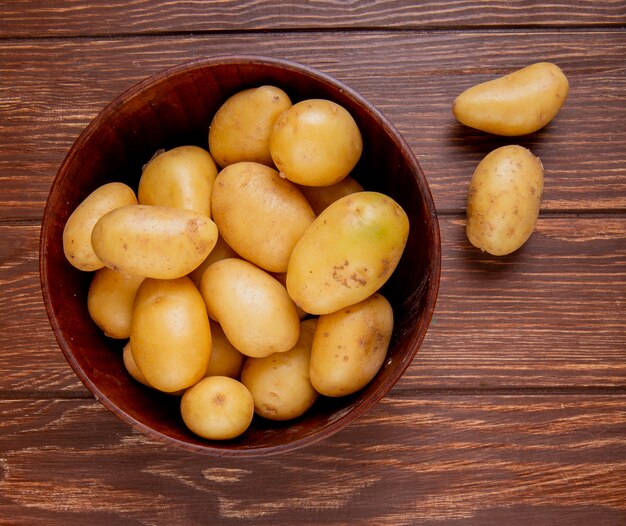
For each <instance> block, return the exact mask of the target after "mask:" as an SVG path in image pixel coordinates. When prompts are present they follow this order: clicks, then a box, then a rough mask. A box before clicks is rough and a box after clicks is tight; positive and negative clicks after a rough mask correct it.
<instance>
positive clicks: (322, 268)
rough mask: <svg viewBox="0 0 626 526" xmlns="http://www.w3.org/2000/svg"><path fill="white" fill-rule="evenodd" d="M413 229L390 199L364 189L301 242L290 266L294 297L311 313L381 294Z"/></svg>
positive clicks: (327, 212)
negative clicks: (379, 292)
mask: <svg viewBox="0 0 626 526" xmlns="http://www.w3.org/2000/svg"><path fill="white" fill-rule="evenodd" d="M408 232H409V220H408V218H407V215H406V213H405V212H404V210H403V209H402V207H400V205H398V203H396V202H395V201H394V200H393V199H391V198H390V197H388V196H386V195H383V194H381V193H378V192H358V193H355V194H351V195H348V196H346V197H342V198H341V199H339V200H338V201H335V202H334V203H333V204H331V205H330V206H329V207H328V208H327V209H326V210H324V211H323V212H322V213H321V214H320V215H319V216H318V217H317V219H316V220H315V221H314V222H313V224H311V226H310V227H309V228H307V230H306V231H305V232H304V234H303V235H302V237H301V238H300V240H299V241H298V243H297V244H296V246H295V248H294V250H293V253H292V255H291V259H290V260H289V267H288V269H287V290H288V291H289V295H290V296H291V298H292V299H293V300H294V301H295V302H296V304H297V305H298V306H300V307H301V308H302V309H303V310H304V311H306V312H308V313H310V314H328V313H330V312H334V311H337V310H339V309H342V308H343V307H346V306H348V305H352V304H354V303H358V302H359V301H361V300H364V299H365V298H367V297H368V296H370V295H371V294H373V293H374V292H376V291H377V290H378V289H379V288H380V287H381V286H382V285H383V284H384V283H385V282H386V281H387V279H389V277H390V276H391V274H392V272H393V271H394V270H395V268H396V266H397V264H398V261H399V260H400V256H401V255H402V252H403V251H404V247H405V245H406V241H407V237H408Z"/></svg>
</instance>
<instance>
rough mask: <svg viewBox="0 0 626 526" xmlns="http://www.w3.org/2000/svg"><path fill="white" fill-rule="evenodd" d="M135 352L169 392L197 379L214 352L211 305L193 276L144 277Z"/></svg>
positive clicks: (154, 382)
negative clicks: (194, 281)
mask: <svg viewBox="0 0 626 526" xmlns="http://www.w3.org/2000/svg"><path fill="white" fill-rule="evenodd" d="M130 344H131V349H132V353H133V358H134V360H135V363H136V364H137V367H138V368H139V370H140V371H141V373H142V374H143V375H144V377H145V379H146V381H147V382H148V383H149V384H150V385H151V386H153V387H154V388H155V389H159V390H161V391H164V392H166V393H172V392H176V391H178V390H180V389H185V388H187V387H190V386H192V385H194V384H195V383H196V382H198V381H199V380H200V379H201V378H202V377H203V376H204V373H205V372H206V370H207V367H208V365H209V360H210V358H211V329H210V326H209V318H208V316H207V313H206V307H205V306H204V301H203V300H202V296H201V295H200V292H199V291H198V289H197V288H196V287H195V285H194V284H193V283H192V281H191V280H190V279H189V278H188V277H186V276H183V277H181V278H178V279H170V280H159V279H151V278H148V279H145V280H144V281H143V283H142V284H141V285H140V286H139V289H138V290H137V296H136V298H135V308H134V311H133V319H132V323H131V329H130Z"/></svg>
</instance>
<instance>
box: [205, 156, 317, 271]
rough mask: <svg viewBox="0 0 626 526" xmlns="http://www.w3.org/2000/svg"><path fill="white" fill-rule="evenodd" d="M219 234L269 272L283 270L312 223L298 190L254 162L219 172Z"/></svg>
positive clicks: (216, 218) (216, 192)
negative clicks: (299, 240) (294, 248)
mask: <svg viewBox="0 0 626 526" xmlns="http://www.w3.org/2000/svg"><path fill="white" fill-rule="evenodd" d="M212 208H213V218H214V221H215V223H216V224H217V227H218V229H219V232H220V235H222V236H223V238H224V240H225V241H226V243H228V245H230V246H231V247H232V248H233V250H235V252H237V253H238V254H239V255H240V256H241V257H242V258H244V259H247V260H248V261H250V262H252V263H254V264H255V265H257V266H259V267H261V268H263V269H265V270H268V271H270V272H285V271H286V270H287V264H288V263H289V257H290V256H291V251H292V250H293V247H294V245H295V244H296V242H297V241H298V239H300V236H301V235H302V233H303V232H304V231H305V229H306V228H307V227H308V226H309V225H310V224H311V223H312V222H313V220H314V219H315V214H314V213H313V210H312V209H311V207H310V205H309V203H308V202H307V200H306V199H305V198H304V196H303V195H302V194H301V193H300V192H299V191H298V189H297V188H296V187H295V185H293V184H292V183H290V182H289V181H287V180H285V179H283V178H281V177H280V176H279V175H278V172H277V171H276V170H274V169H272V168H269V167H267V166H264V165H262V164H259V163H236V164H231V165H230V166H228V167H226V168H224V169H223V170H222V171H221V172H220V173H219V175H218V176H217V179H216V180H215V186H214V189H213V204H212Z"/></svg>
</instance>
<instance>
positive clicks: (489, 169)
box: [466, 145, 543, 256]
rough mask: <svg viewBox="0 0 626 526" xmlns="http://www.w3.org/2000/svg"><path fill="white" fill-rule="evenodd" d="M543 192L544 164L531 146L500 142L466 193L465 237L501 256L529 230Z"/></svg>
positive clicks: (523, 241) (479, 167)
mask: <svg viewBox="0 0 626 526" xmlns="http://www.w3.org/2000/svg"><path fill="white" fill-rule="evenodd" d="M542 193H543V165H542V164H541V161H540V160H539V158H538V157H535V156H534V155H533V154H532V153H531V152H530V150H528V149H526V148H523V147H522V146H517V145H508V146H502V147H501V148H498V149H496V150H494V151H492V152H491V153H489V154H488V155H487V156H486V157H485V158H484V159H483V160H482V161H481V162H480V163H479V164H478V166H477V167H476V170H475V171H474V175H473V176H472V180H471V182H470V186H469V191H468V197H467V225H466V232H467V237H468V239H469V240H470V242H471V243H472V245H474V246H475V247H477V248H480V249H481V250H483V251H485V252H488V253H489V254H493V255H496V256H503V255H505V254H509V253H511V252H514V251H515V250H517V249H518V248H520V247H521V246H522V245H523V244H524V243H525V242H526V240H527V239H528V238H529V237H530V235H531V234H532V232H533V230H534V228H535V224H536V222H537V218H538V216H539V206H540V204H541V195H542Z"/></svg>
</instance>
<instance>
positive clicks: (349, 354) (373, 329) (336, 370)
mask: <svg viewBox="0 0 626 526" xmlns="http://www.w3.org/2000/svg"><path fill="white" fill-rule="evenodd" d="M392 329H393V311H392V309H391V305H390V304H389V302H388V301H387V300H386V299H385V298H384V297H383V296H382V295H380V294H379V293H375V294H373V295H372V296H370V297H369V298H367V299H365V300H363V301H361V302H359V303H357V304H356V305H351V306H350V307H346V308H344V309H341V310H339V311H337V312H333V313H331V314H325V315H323V316H320V317H319V319H318V321H317V327H316V329H315V334H314V335H313V343H312V348H311V383H312V384H313V387H314V388H315V389H316V390H317V391H318V392H319V393H320V394H323V395H326V396H344V395H348V394H351V393H354V392H356V391H358V390H359V389H362V388H363V387H365V386H366V385H367V384H368V383H369V382H370V381H371V380H372V378H374V376H376V373H377V372H378V371H379V370H380V368H381V366H382V364H383V362H384V360H385V356H386V355H387V348H388V346H389V341H390V339H391V331H392Z"/></svg>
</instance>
